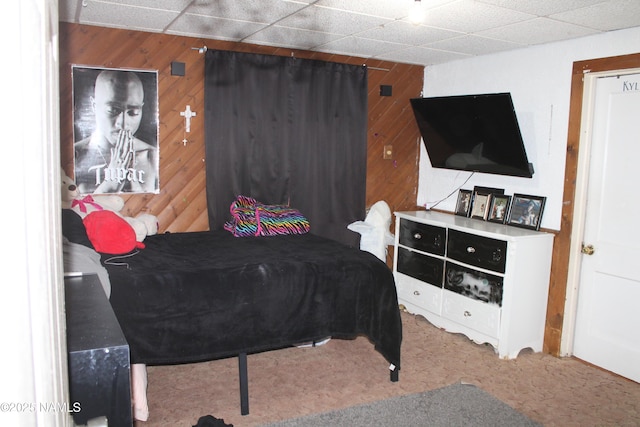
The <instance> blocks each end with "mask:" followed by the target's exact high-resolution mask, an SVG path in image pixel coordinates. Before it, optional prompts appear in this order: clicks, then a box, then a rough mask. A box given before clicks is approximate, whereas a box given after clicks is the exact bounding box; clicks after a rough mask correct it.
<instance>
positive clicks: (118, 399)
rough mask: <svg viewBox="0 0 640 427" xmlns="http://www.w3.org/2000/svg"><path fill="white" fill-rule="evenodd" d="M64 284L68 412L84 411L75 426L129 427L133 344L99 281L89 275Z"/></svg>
mask: <svg viewBox="0 0 640 427" xmlns="http://www.w3.org/2000/svg"><path fill="white" fill-rule="evenodd" d="M64 283H65V303H66V316H67V351H68V355H69V358H68V362H69V388H70V390H69V392H70V408H72V409H73V408H75V407H76V406H77V407H79V408H80V411H78V412H74V413H73V419H74V422H75V423H76V424H86V423H87V421H88V420H90V419H92V418H95V417H99V416H106V417H107V419H108V420H109V426H110V427H113V426H131V425H132V422H133V421H132V415H131V413H132V410H131V380H130V365H129V344H127V341H126V340H125V338H124V335H123V334H122V329H120V324H119V323H118V320H117V319H116V316H115V314H114V313H113V310H112V309H111V304H110V303H109V300H108V299H107V296H106V295H105V293H104V290H103V288H102V285H101V284H100V280H99V279H98V276H97V275H95V274H90V275H83V276H78V277H66V278H65V280H64ZM74 402H78V403H79V405H74Z"/></svg>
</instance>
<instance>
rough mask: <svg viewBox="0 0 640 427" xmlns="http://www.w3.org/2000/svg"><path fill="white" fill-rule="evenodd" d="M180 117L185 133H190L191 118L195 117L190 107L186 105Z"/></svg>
mask: <svg viewBox="0 0 640 427" xmlns="http://www.w3.org/2000/svg"><path fill="white" fill-rule="evenodd" d="M180 115H181V116H182V117H184V126H185V130H186V131H187V132H191V117H195V116H196V112H195V111H191V105H187V108H185V110H184V111H181V112H180Z"/></svg>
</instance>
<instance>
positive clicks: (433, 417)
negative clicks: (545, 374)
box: [264, 384, 541, 427]
mask: <svg viewBox="0 0 640 427" xmlns="http://www.w3.org/2000/svg"><path fill="white" fill-rule="evenodd" d="M327 426H344V427H346V426H348V427H370V426H393V427H400V426H407V427H416V426H429V427H432V426H436V427H437V426H446V427H454V426H465V427H467V426H491V427H496V426H510V427H511V426H514V427H515V426H541V424H539V423H537V422H535V421H532V420H531V419H530V418H528V417H526V416H525V415H523V414H521V413H520V412H518V411H516V410H515V409H513V408H512V407H510V406H509V405H507V404H506V403H503V402H501V401H500V400H498V399H496V398H495V397H493V396H492V395H490V394H489V393H487V392H485V391H484V390H482V389H480V388H478V387H476V386H474V385H470V384H453V385H450V386H447V387H443V388H439V389H436V390H431V391H427V392H424V393H417V394H411V395H408V396H400V397H394V398H391V399H387V400H382V401H379V402H373V403H368V404H364V405H358V406H353V407H350V408H346V409H341V410H338V411H331V412H325V413H321V414H315V415H309V416H306V417H301V418H294V419H290V420H285V421H281V422H277V423H273V424H266V425H265V426H264V427H327Z"/></svg>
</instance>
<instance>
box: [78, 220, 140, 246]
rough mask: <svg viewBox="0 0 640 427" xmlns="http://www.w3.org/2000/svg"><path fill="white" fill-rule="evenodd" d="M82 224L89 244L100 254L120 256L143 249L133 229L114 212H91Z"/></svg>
mask: <svg viewBox="0 0 640 427" xmlns="http://www.w3.org/2000/svg"><path fill="white" fill-rule="evenodd" d="M83 222H84V227H85V229H86V230H87V236H88V237H89V240H90V241H91V244H92V245H93V247H94V248H95V250H96V251H98V252H100V253H105V254H112V255H122V254H127V253H129V252H131V251H133V250H134V249H143V248H144V243H142V242H138V241H137V240H136V232H135V230H134V229H133V227H131V225H130V224H129V223H128V222H127V221H125V220H124V218H122V217H120V216H118V215H117V214H116V213H115V212H112V211H108V210H102V211H93V212H91V213H90V214H89V215H87V216H86V217H84V220H83Z"/></svg>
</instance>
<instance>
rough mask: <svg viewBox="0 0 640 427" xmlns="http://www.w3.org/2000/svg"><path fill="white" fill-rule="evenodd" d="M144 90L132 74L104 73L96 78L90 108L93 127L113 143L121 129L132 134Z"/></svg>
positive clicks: (139, 114)
mask: <svg viewBox="0 0 640 427" xmlns="http://www.w3.org/2000/svg"><path fill="white" fill-rule="evenodd" d="M143 103H144V90H143V88H142V83H141V82H140V80H139V79H138V78H137V76H135V74H133V73H123V72H106V73H103V74H101V75H100V76H98V78H97V79H96V87H95V97H94V98H93V107H94V111H95V115H96V130H97V131H98V132H100V134H101V135H102V136H103V137H104V138H106V139H107V140H108V141H109V143H110V144H111V145H115V144H116V141H117V140H118V137H119V135H120V132H122V131H128V132H129V134H130V135H131V136H133V135H134V134H135V133H136V131H137V130H138V128H139V127H140V121H141V120H142V105H143Z"/></svg>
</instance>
